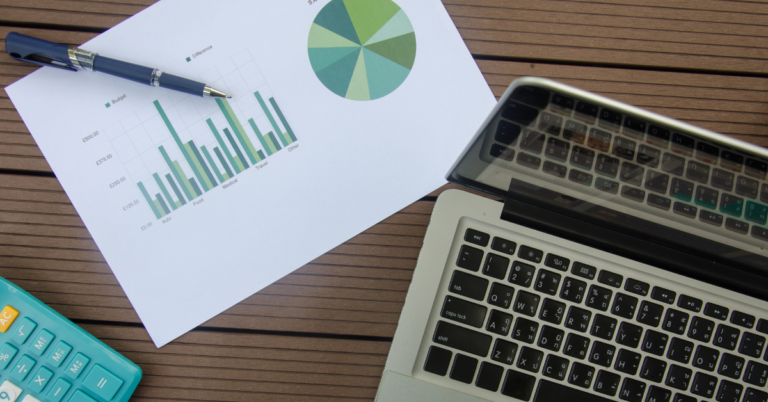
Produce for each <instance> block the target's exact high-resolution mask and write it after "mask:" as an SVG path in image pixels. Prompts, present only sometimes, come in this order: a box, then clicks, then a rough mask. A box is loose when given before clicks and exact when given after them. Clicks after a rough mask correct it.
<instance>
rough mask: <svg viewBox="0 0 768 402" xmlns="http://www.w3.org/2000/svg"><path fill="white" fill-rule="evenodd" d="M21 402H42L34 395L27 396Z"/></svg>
mask: <svg viewBox="0 0 768 402" xmlns="http://www.w3.org/2000/svg"><path fill="white" fill-rule="evenodd" d="M21 402H40V400H39V399H37V398H35V397H34V396H32V395H29V394H27V396H25V397H24V399H22V400H21Z"/></svg>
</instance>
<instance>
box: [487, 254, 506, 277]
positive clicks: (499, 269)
mask: <svg viewBox="0 0 768 402" xmlns="http://www.w3.org/2000/svg"><path fill="white" fill-rule="evenodd" d="M507 267H509V258H506V257H502V256H500V255H496V254H493V253H488V256H487V257H486V258H485V265H484V266H483V274H485V275H488V276H490V277H493V278H496V279H504V278H505V277H506V276H507Z"/></svg>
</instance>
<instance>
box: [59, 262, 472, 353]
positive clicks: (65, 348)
mask: <svg viewBox="0 0 768 402" xmlns="http://www.w3.org/2000/svg"><path fill="white" fill-rule="evenodd" d="M457 272H458V271H457ZM71 351H72V346H69V345H68V344H67V343H66V342H64V341H59V343H58V344H57V345H56V347H55V348H53V350H52V351H51V355H50V356H48V360H46V362H47V363H48V364H50V365H51V366H53V367H59V366H61V363H64V360H66V359H67V356H68V355H69V352H71Z"/></svg>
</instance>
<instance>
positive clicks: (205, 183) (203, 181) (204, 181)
mask: <svg viewBox="0 0 768 402" xmlns="http://www.w3.org/2000/svg"><path fill="white" fill-rule="evenodd" d="M184 147H185V148H187V152H189V153H190V154H192V155H194V151H192V147H191V146H189V143H186V144H184ZM192 163H194V165H195V167H196V168H197V170H199V171H201V172H202V171H203V167H202V166H201V165H200V161H198V160H197V158H195V157H194V156H192ZM201 177H202V178H201ZM201 177H198V178H197V179H198V180H199V181H200V183H201V184H202V185H203V191H209V190H210V189H212V188H213V184H211V181H210V180H209V179H208V176H206V175H205V174H203V175H202V176H201Z"/></svg>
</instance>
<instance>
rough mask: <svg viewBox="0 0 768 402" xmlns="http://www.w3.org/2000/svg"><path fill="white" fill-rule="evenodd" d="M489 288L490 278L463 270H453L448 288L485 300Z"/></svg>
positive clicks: (460, 293)
mask: <svg viewBox="0 0 768 402" xmlns="http://www.w3.org/2000/svg"><path fill="white" fill-rule="evenodd" d="M486 289H488V280H487V279H485V278H479V277H477V276H474V275H470V274H466V273H464V272H461V271H453V276H452V277H451V283H450V284H449V285H448V290H449V291H450V292H452V293H456V294H458V295H462V296H464V297H469V298H470V299H475V300H478V301H480V300H483V298H484V297H485V291H486Z"/></svg>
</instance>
